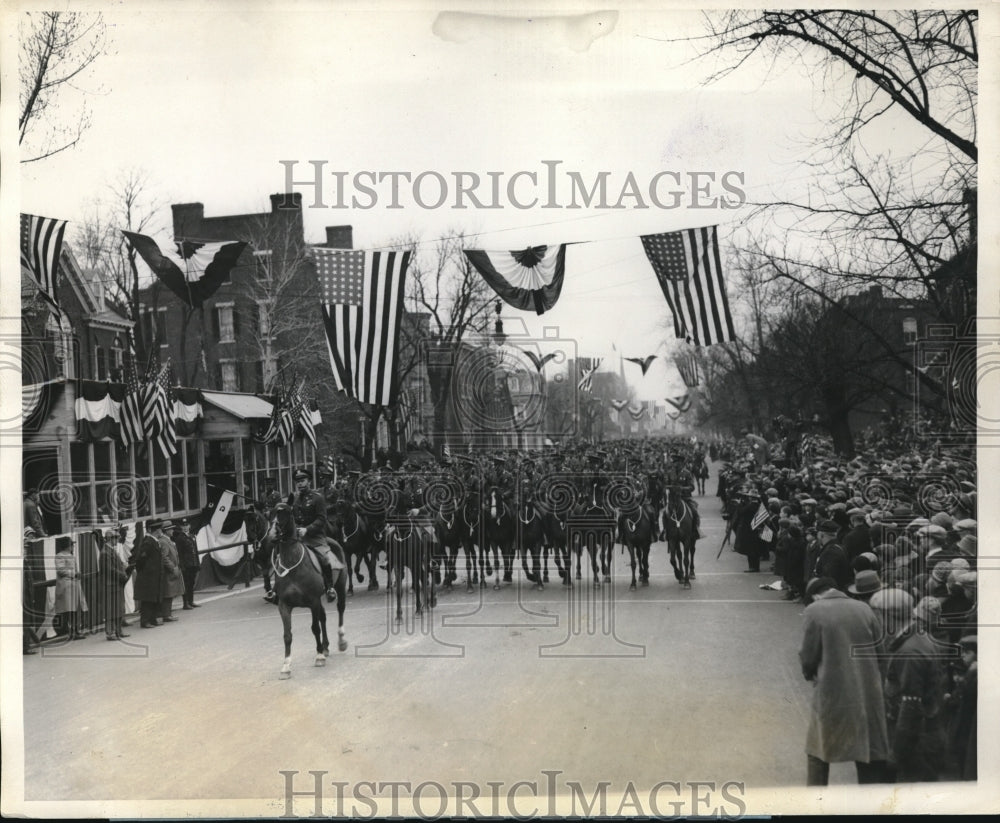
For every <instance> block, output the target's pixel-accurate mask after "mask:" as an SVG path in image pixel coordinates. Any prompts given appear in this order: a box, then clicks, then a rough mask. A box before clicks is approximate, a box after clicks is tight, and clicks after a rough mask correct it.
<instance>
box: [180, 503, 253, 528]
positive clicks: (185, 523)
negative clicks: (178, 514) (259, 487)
mask: <svg viewBox="0 0 1000 823" xmlns="http://www.w3.org/2000/svg"><path fill="white" fill-rule="evenodd" d="M251 505H252V504H251ZM187 524H188V521H187V518H186V517H182V518H181V519H180V520H178V521H177V525H178V526H186V525H187Z"/></svg>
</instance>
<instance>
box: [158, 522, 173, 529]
mask: <svg viewBox="0 0 1000 823" xmlns="http://www.w3.org/2000/svg"><path fill="white" fill-rule="evenodd" d="M173 527H174V521H173V520H164V521H163V523H162V525H161V528H162V529H164V530H166V529H172V528H173Z"/></svg>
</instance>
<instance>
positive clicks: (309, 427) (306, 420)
mask: <svg viewBox="0 0 1000 823" xmlns="http://www.w3.org/2000/svg"><path fill="white" fill-rule="evenodd" d="M296 400H297V402H296V413H295V414H294V417H295V419H296V420H297V421H298V423H299V425H300V426H301V427H302V434H303V435H305V437H306V439H307V440H308V441H309V442H310V443H311V444H312V447H313V451H316V425H315V424H314V423H313V418H312V410H311V409H310V408H309V406H310V405H311V404H310V403H309V402H308V401H307V400H306V399H305V398H304V397H303V396H302V394H301V393H300V394H299V395H298V397H297V398H296Z"/></svg>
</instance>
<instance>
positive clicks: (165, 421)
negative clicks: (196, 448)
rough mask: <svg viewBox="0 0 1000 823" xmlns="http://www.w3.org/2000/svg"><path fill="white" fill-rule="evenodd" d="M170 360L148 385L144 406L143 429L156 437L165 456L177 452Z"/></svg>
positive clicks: (150, 437)
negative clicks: (171, 398) (171, 397)
mask: <svg viewBox="0 0 1000 823" xmlns="http://www.w3.org/2000/svg"><path fill="white" fill-rule="evenodd" d="M169 373H170V361H169V360H168V361H167V363H166V364H165V365H164V366H163V368H161V369H160V371H159V374H157V376H156V378H155V379H154V380H153V382H152V383H151V384H150V385H149V386H147V387H146V397H145V402H144V404H143V407H142V422H143V429H144V430H145V432H146V435H147V437H148V438H149V439H153V438H155V439H156V442H157V443H158V444H159V446H160V451H161V452H163V456H164V457H169V456H170V455H172V454H176V453H177V429H176V427H175V425H174V415H173V403H172V402H171V401H170V383H169V377H168V375H169Z"/></svg>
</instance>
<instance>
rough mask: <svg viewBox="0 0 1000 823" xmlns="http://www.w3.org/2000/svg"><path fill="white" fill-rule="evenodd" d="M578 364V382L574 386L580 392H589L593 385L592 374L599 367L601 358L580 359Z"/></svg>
mask: <svg viewBox="0 0 1000 823" xmlns="http://www.w3.org/2000/svg"><path fill="white" fill-rule="evenodd" d="M578 362H579V364H580V382H579V383H577V384H576V387H577V389H579V390H580V391H590V389H591V387H592V386H593V383H594V372H596V371H597V370H598V369H599V368H600V366H601V358H600V357H581V358H580V359H579V360H578Z"/></svg>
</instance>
